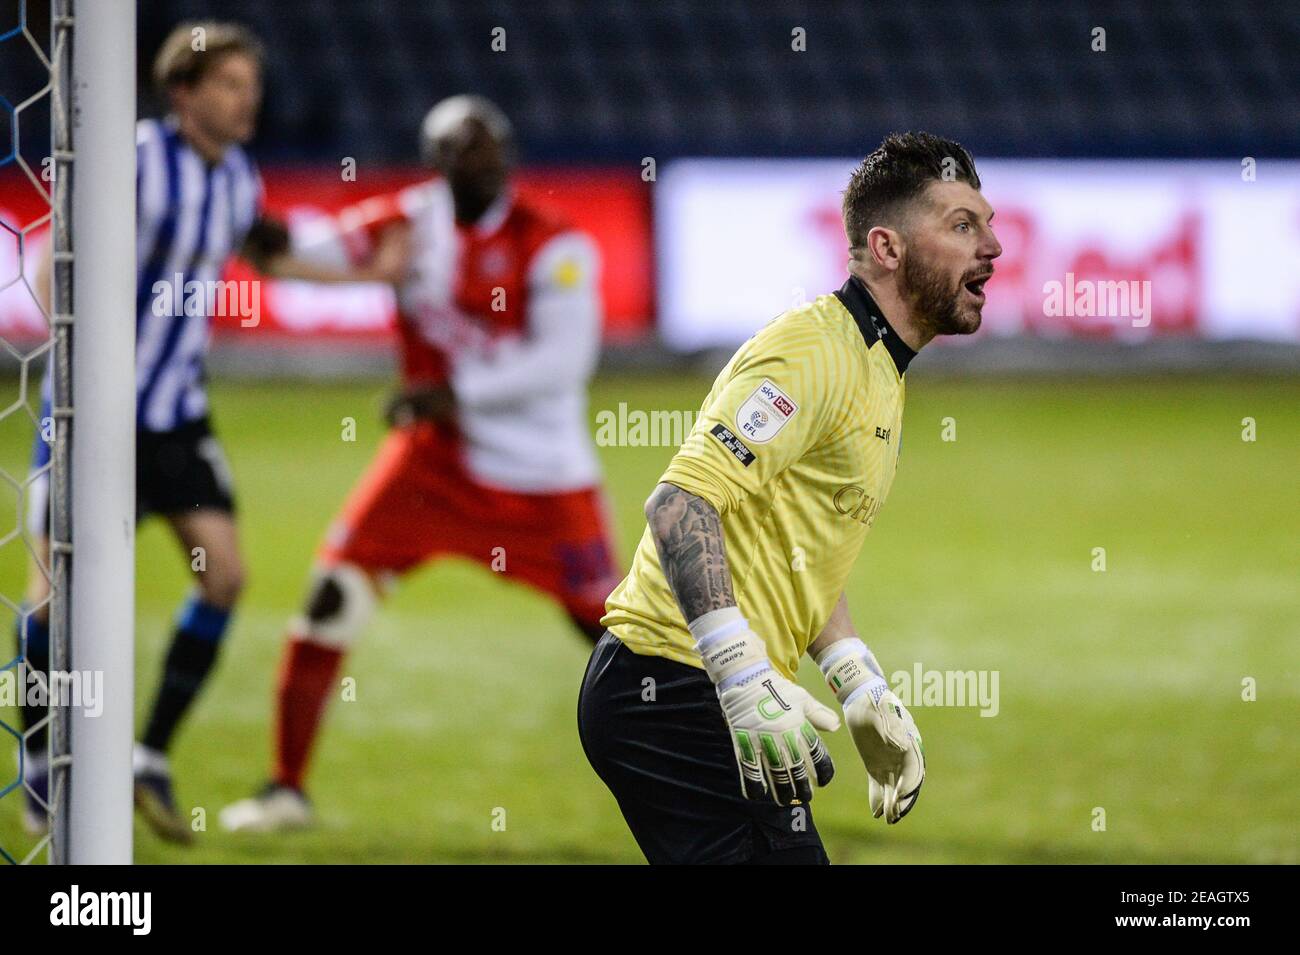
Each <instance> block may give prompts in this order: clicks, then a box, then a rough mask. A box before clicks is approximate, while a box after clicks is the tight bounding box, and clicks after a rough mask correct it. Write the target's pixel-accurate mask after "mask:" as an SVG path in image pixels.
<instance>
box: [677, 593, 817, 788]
mask: <svg viewBox="0 0 1300 955" xmlns="http://www.w3.org/2000/svg"><path fill="white" fill-rule="evenodd" d="M690 628H691V635H692V636H694V637H695V649H696V650H698V651H699V654H700V658H701V659H702V660H703V661H704V669H705V670H706V671H708V674H709V678H710V679H711V680H712V681H713V684H714V686H715V687H716V688H717V691H718V702H719V703H720V704H721V706H722V715H723V717H724V718H725V719H726V721H727V727H728V728H729V729H730V731H731V739H732V746H733V748H734V749H735V753H736V765H737V766H738V767H739V769H740V790H741V792H742V793H743V794H744V795H745V798H747V799H758V798H761V797H762V795H763V793H764V792H765V791H766V793H767V794H768V795H769V796H770V797H771V798H772V799H774V800H775V801H776V802H777V803H779V804H780V805H782V806H791V805H797V804H799V803H806V802H808V801H809V800H811V799H812V783H811V782H810V781H809V778H808V776H809V774H808V765H809V763H811V764H812V771H813V776H814V777H815V779H816V781H817V785H818V786H825V785H826V784H827V783H829V782H830V781H831V776H833V775H834V774H835V767H834V765H833V764H832V763H831V757H830V753H828V752H827V751H826V747H825V745H824V744H823V743H822V740H821V737H820V736H818V735H817V730H816V729H814V728H813V727H814V726H815V727H816V728H817V729H822V730H828V731H830V730H835V729H838V728H839V725H840V720H839V717H838V716H836V715H835V711H834V710H832V709H830V707H827V706H823V705H822V704H821V703H818V702H817V701H816V700H815V699H813V698H812V696H811V695H810V694H809V693H808V691H807V690H805V689H803V688H802V687H800V686H798V685H796V684H795V683H792V682H791V681H789V680H787V679H786V678H785V677H783V676H781V674H779V673H777V672H776V670H774V669H772V664H771V662H770V661H769V660H768V658H767V647H765V646H764V645H763V641H762V639H761V638H760V637H759V636H758V634H756V633H754V631H752V630H750V629H749V621H747V620H746V619H745V618H744V617H742V616H741V614H740V610H739V609H738V608H736V607H725V608H723V609H722V610H713V611H710V612H709V613H706V614H704V615H703V616H701V617H697V618H696V619H695V620H694V621H692V622H691V623H690Z"/></svg>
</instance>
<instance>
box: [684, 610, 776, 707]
mask: <svg viewBox="0 0 1300 955" xmlns="http://www.w3.org/2000/svg"><path fill="white" fill-rule="evenodd" d="M688 626H689V627H690V631H691V636H693V637H695V650H696V652H697V653H699V655H700V659H701V660H702V661H703V662H704V669H705V670H706V671H708V674H709V679H710V680H712V681H713V682H714V684H715V685H717V686H718V687H719V688H723V685H724V684H725V685H726V686H727V687H730V686H735V685H737V684H738V683H743V682H745V681H746V680H748V679H750V678H751V677H752V676H754V674H756V673H759V672H761V671H762V670H764V669H766V668H767V667H770V666H771V664H770V663H769V662H768V659H767V647H765V646H764V645H763V641H762V640H761V639H759V637H758V635H757V634H755V633H754V632H753V631H752V630H750V629H749V621H748V620H746V619H745V618H744V617H743V616H742V615H741V613H740V608H739V607H723V608H722V609H721V610H711V611H709V612H708V613H706V614H704V615H702V616H700V617H696V618H695V619H694V620H692V621H691V622H690V623H689V624H688Z"/></svg>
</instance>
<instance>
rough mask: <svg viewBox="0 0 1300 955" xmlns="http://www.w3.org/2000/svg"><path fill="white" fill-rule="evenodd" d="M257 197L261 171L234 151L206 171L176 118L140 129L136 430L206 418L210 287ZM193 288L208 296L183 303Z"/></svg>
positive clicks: (258, 205)
mask: <svg viewBox="0 0 1300 955" xmlns="http://www.w3.org/2000/svg"><path fill="white" fill-rule="evenodd" d="M262 195H263V190H262V180H261V177H260V176H259V175H258V173H257V168H256V167H255V166H254V165H253V163H252V161H251V160H250V159H249V157H248V155H247V154H246V153H245V152H244V151H243V150H242V149H241V148H239V147H238V146H231V147H230V148H229V149H228V150H226V154H225V155H224V156H223V157H222V159H221V161H220V162H219V163H216V164H215V165H209V164H208V163H207V162H205V161H204V159H203V158H202V157H201V156H200V155H199V154H198V153H197V152H196V151H195V150H194V149H192V148H191V147H190V146H189V145H188V144H187V143H186V142H185V140H184V139H183V138H182V137H181V135H180V133H179V131H178V130H177V128H176V125H175V122H174V121H173V120H170V119H168V120H156V119H145V120H141V121H140V122H139V123H138V124H137V125H136V337H135V362H136V424H137V427H138V428H140V429H141V430H145V431H171V430H173V429H175V428H178V427H180V426H181V425H183V424H186V423H187V422H190V421H193V420H195V419H197V418H201V417H203V415H205V414H206V413H207V408H208V397H207V393H206V391H205V389H204V358H205V356H206V354H207V350H208V341H209V338H210V334H211V323H212V322H211V316H212V314H213V310H212V309H213V295H212V294H211V290H212V289H213V287H214V286H213V284H212V283H215V282H216V281H217V280H219V279H220V278H221V272H222V270H223V268H224V267H225V265H226V262H227V260H228V259H229V258H230V256H231V255H232V254H234V253H235V252H236V251H237V250H238V249H239V247H240V246H241V245H242V244H243V241H244V237H245V236H246V235H247V234H248V230H249V228H250V227H251V226H252V225H253V223H254V222H255V221H256V220H257V218H258V216H259V215H260V214H261V209H262ZM192 282H199V283H201V285H199V286H190V285H189V283H192ZM159 283H164V285H161V286H160V285H159ZM164 287H165V288H166V291H165V292H164V291H161V290H162V289H163V288H164ZM194 288H201V289H204V290H207V291H205V292H203V293H202V297H201V298H199V297H198V296H194V298H195V301H193V302H189V307H184V306H185V304H186V303H187V302H188V300H189V298H190V297H191V294H192V293H191V292H190V291H189V289H194ZM177 304H180V305H182V307H180V308H177V307H174V306H175V305H177ZM187 312H188V313H189V314H186V313H187Z"/></svg>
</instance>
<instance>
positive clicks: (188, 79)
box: [153, 20, 265, 93]
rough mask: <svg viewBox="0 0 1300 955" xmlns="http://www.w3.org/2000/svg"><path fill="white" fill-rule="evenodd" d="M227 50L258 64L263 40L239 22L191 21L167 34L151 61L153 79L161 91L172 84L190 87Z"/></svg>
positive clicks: (262, 56) (262, 57) (263, 57)
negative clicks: (247, 57) (248, 57)
mask: <svg viewBox="0 0 1300 955" xmlns="http://www.w3.org/2000/svg"><path fill="white" fill-rule="evenodd" d="M228 53H242V54H244V55H245V56H250V57H252V58H253V59H254V60H256V61H257V64H258V66H261V65H262V63H263V61H264V59H265V54H264V52H263V47H262V42H261V41H260V40H258V38H257V37H256V36H254V35H253V32H252V31H251V30H249V29H248V28H247V27H244V26H241V25H239V24H238V23H223V22H220V21H217V20H193V21H188V22H186V23H181V24H179V25H177V27H176V28H175V29H174V30H172V32H171V33H169V34H168V35H167V39H166V40H164V41H163V45H162V47H161V48H160V49H159V50H158V55H157V56H156V57H154V61H153V81H154V85H155V86H156V87H157V88H158V91H159V92H160V93H166V92H167V91H168V90H170V89H171V88H172V87H174V86H193V85H194V84H195V83H197V82H199V81H200V80H202V79H203V77H204V75H205V74H206V73H207V72H208V71H209V70H210V69H212V67H213V66H215V65H216V63H217V61H218V60H220V59H221V57H223V56H225V55H226V54H228Z"/></svg>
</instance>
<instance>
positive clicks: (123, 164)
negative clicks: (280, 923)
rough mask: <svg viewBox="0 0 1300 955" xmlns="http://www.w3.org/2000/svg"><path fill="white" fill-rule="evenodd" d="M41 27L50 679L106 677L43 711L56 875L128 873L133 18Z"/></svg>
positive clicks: (90, 10) (60, 2)
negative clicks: (76, 698) (48, 285)
mask: <svg viewBox="0 0 1300 955" xmlns="http://www.w3.org/2000/svg"><path fill="white" fill-rule="evenodd" d="M51 13H52V30H51V44H50V45H51V50H52V51H53V54H54V56H53V57H52V64H53V67H54V75H53V77H52V83H53V85H52V90H51V112H52V118H53V123H52V128H53V138H54V144H53V145H54V153H53V155H54V159H55V169H56V172H55V183H54V191H53V203H52V205H53V228H52V229H51V236H52V241H53V242H54V243H55V244H54V250H55V256H54V283H53V284H54V288H53V290H52V291H53V295H52V298H51V302H52V316H51V318H52V329H53V334H54V339H55V342H54V349H53V354H52V357H51V361H52V362H53V372H54V375H53V377H52V382H51V383H52V385H53V388H54V394H53V397H54V402H53V416H54V432H55V443H54V448H53V461H54V469H53V471H52V474H51V477H52V482H51V571H52V577H53V581H52V583H53V585H54V602H53V604H52V606H51V633H50V644H51V670H52V671H53V672H54V673H55V674H56V675H55V677H54V679H55V680H58V679H60V677H59V676H58V675H57V674H59V673H60V672H63V673H77V674H86V673H93V674H95V675H96V679H98V678H99V676H100V675H101V674H102V680H103V682H102V688H103V691H102V710H101V711H100V712H98V713H93V712H91V711H88V710H86V709H84V708H82V707H79V706H54V707H53V708H52V709H53V716H54V721H53V724H52V730H53V732H52V733H51V734H50V745H51V763H52V769H53V770H54V772H53V775H52V777H51V797H52V798H51V802H52V807H51V808H52V811H53V816H54V819H53V829H52V841H51V851H50V861H51V862H56V863H59V862H66V863H73V864H104V863H109V864H112V863H118V864H124V863H130V862H131V861H132V843H131V823H132V780H131V748H132V740H133V738H134V731H133V726H134V719H135V717H134V697H135V693H134V689H135V687H134V683H135V664H134V661H135V321H136V316H135V298H136V295H135V292H136V290H135V284H136V261H135V258H136V244H135V155H136V153H135V112H136V97H135V32H136V3H135V0H53V2H52V5H51ZM69 84H70V85H69ZM69 371H70V375H69ZM69 492H70V493H69ZM60 585H63V586H60ZM69 585H70V586H69ZM52 689H53V687H52ZM52 697H53V698H54V699H57V695H56V694H52ZM97 709H99V707H97Z"/></svg>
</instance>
